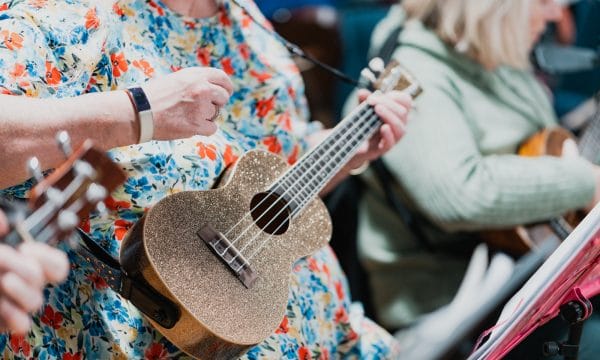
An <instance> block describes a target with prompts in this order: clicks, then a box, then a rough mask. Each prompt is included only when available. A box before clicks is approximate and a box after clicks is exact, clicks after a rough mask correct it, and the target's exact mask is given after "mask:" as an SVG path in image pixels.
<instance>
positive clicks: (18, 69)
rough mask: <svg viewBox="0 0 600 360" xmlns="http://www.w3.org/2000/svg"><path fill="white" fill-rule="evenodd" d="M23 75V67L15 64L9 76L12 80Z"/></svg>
mask: <svg viewBox="0 0 600 360" xmlns="http://www.w3.org/2000/svg"><path fill="white" fill-rule="evenodd" d="M24 74H25V65H23V64H19V63H17V64H15V67H14V69H13V70H12V71H11V72H10V76H12V77H13V78H19V77H21V76H23V75H24Z"/></svg>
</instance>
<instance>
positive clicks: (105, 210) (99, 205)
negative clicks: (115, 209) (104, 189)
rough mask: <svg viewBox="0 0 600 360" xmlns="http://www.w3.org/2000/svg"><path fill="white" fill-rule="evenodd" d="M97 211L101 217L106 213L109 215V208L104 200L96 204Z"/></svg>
mask: <svg viewBox="0 0 600 360" xmlns="http://www.w3.org/2000/svg"><path fill="white" fill-rule="evenodd" d="M96 211H98V213H99V215H100V217H101V218H104V217H106V215H108V208H107V207H106V204H105V203H104V201H99V202H98V203H97V204H96Z"/></svg>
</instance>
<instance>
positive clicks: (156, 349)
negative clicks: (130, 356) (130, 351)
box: [144, 344, 169, 360]
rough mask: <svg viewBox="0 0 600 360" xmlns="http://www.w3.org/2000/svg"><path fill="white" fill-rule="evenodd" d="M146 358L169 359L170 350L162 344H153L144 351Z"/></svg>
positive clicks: (153, 359) (154, 359)
mask: <svg viewBox="0 0 600 360" xmlns="http://www.w3.org/2000/svg"><path fill="white" fill-rule="evenodd" d="M144 359H146V360H168V359H169V352H168V351H167V349H165V347H164V346H163V345H161V344H152V346H150V348H149V349H148V350H146V352H145V353H144Z"/></svg>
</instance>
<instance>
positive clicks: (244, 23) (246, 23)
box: [242, 14, 252, 28]
mask: <svg viewBox="0 0 600 360" xmlns="http://www.w3.org/2000/svg"><path fill="white" fill-rule="evenodd" d="M250 24H252V19H250V16H248V15H246V14H244V15H242V27H243V28H247V27H248V26H250Z"/></svg>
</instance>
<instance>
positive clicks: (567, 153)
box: [562, 139, 579, 158]
mask: <svg viewBox="0 0 600 360" xmlns="http://www.w3.org/2000/svg"><path fill="white" fill-rule="evenodd" d="M562 157H564V158H575V157H579V149H578V148H577V144H576V143H575V141H573V139H567V140H565V141H564V142H563V145H562Z"/></svg>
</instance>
